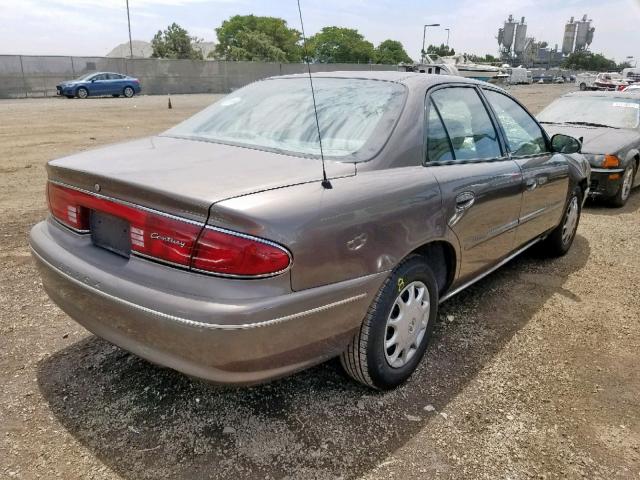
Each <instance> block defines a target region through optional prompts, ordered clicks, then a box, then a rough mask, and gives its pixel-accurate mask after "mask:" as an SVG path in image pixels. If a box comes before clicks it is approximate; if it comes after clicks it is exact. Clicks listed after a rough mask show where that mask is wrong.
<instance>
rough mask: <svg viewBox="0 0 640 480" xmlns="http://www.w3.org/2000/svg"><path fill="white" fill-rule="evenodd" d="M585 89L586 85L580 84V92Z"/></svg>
mask: <svg viewBox="0 0 640 480" xmlns="http://www.w3.org/2000/svg"><path fill="white" fill-rule="evenodd" d="M586 89H587V84H586V83H584V82H582V83H581V84H580V90H582V91H583V92H584V91H585V90H586Z"/></svg>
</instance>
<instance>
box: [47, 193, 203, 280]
mask: <svg viewBox="0 0 640 480" xmlns="http://www.w3.org/2000/svg"><path fill="white" fill-rule="evenodd" d="M49 205H50V208H51V214H52V215H53V216H54V217H55V218H56V219H58V220H59V221H61V222H62V223H64V224H65V225H67V226H70V227H72V228H73V229H75V230H80V231H88V230H89V221H90V220H89V215H90V211H91V210H95V211H98V212H103V213H107V214H109V215H113V216H114V217H118V218H121V219H123V220H126V221H127V222H129V231H130V236H131V250H132V251H133V252H136V253H139V254H142V255H145V256H148V257H153V258H156V259H158V260H162V261H165V262H170V263H175V264H177V265H181V266H185V267H188V266H189V260H190V259H191V252H192V250H193V245H194V244H195V242H196V239H197V238H198V234H199V233H200V230H201V229H202V225H201V224H197V223H190V222H188V221H183V220H179V219H176V218H173V217H169V216H165V215H162V214H160V213H155V212H152V211H149V210H146V209H142V208H138V207H134V206H131V205H127V204H125V203H120V202H115V201H113V200H109V199H106V198H102V197H99V196H96V195H92V194H89V193H86V192H81V191H79V190H74V189H72V188H67V187H62V186H60V185H56V184H52V183H50V184H49ZM74 219H77V221H75V222H74Z"/></svg>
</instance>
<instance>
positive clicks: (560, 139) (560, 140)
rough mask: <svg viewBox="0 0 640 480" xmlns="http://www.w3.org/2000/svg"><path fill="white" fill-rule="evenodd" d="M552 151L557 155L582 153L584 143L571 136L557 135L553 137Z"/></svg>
mask: <svg viewBox="0 0 640 480" xmlns="http://www.w3.org/2000/svg"><path fill="white" fill-rule="evenodd" d="M551 151H553V152H557V153H580V152H581V151H582V143H580V141H579V140H578V139H576V138H573V137H570V136H569V135H562V134H561V133H557V134H555V135H554V136H553V137H551Z"/></svg>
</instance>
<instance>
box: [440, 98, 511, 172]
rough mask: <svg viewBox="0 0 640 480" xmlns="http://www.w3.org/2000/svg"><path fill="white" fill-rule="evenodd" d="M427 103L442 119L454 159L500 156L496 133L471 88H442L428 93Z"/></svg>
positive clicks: (482, 105) (478, 158)
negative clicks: (431, 104) (431, 105)
mask: <svg viewBox="0 0 640 480" xmlns="http://www.w3.org/2000/svg"><path fill="white" fill-rule="evenodd" d="M431 100H432V101H433V104H434V105H435V108H436V109H437V112H438V113H439V114H440V117H441V118H442V123H443V124H444V128H445V130H446V133H447V135H448V137H449V141H450V142H451V146H452V148H453V157H454V160H456V161H465V160H489V159H493V158H500V157H502V152H501V151H500V144H499V142H498V134H497V133H496V130H495V128H494V127H493V123H491V118H490V117H489V114H488V113H487V110H486V108H485V106H484V104H483V103H482V100H481V99H480V96H479V95H478V93H477V92H476V90H475V89H473V88H465V87H453V88H443V89H441V90H437V91H435V92H434V93H432V94H431Z"/></svg>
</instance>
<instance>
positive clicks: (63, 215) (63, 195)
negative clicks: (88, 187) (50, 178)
mask: <svg viewBox="0 0 640 480" xmlns="http://www.w3.org/2000/svg"><path fill="white" fill-rule="evenodd" d="M76 193H77V192H76V191H75V190H71V189H69V188H63V187H60V186H58V185H54V184H51V183H50V184H49V185H48V186H47V200H48V201H49V210H50V211H51V214H52V215H53V216H54V217H55V218H56V219H57V220H59V221H60V222H62V223H63V224H65V225H66V226H67V227H70V228H72V229H73V230H76V231H80V232H88V231H89V210H88V209H87V208H85V207H83V206H82V205H81V202H79V201H78V198H77V196H76V195H75V194H76Z"/></svg>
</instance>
